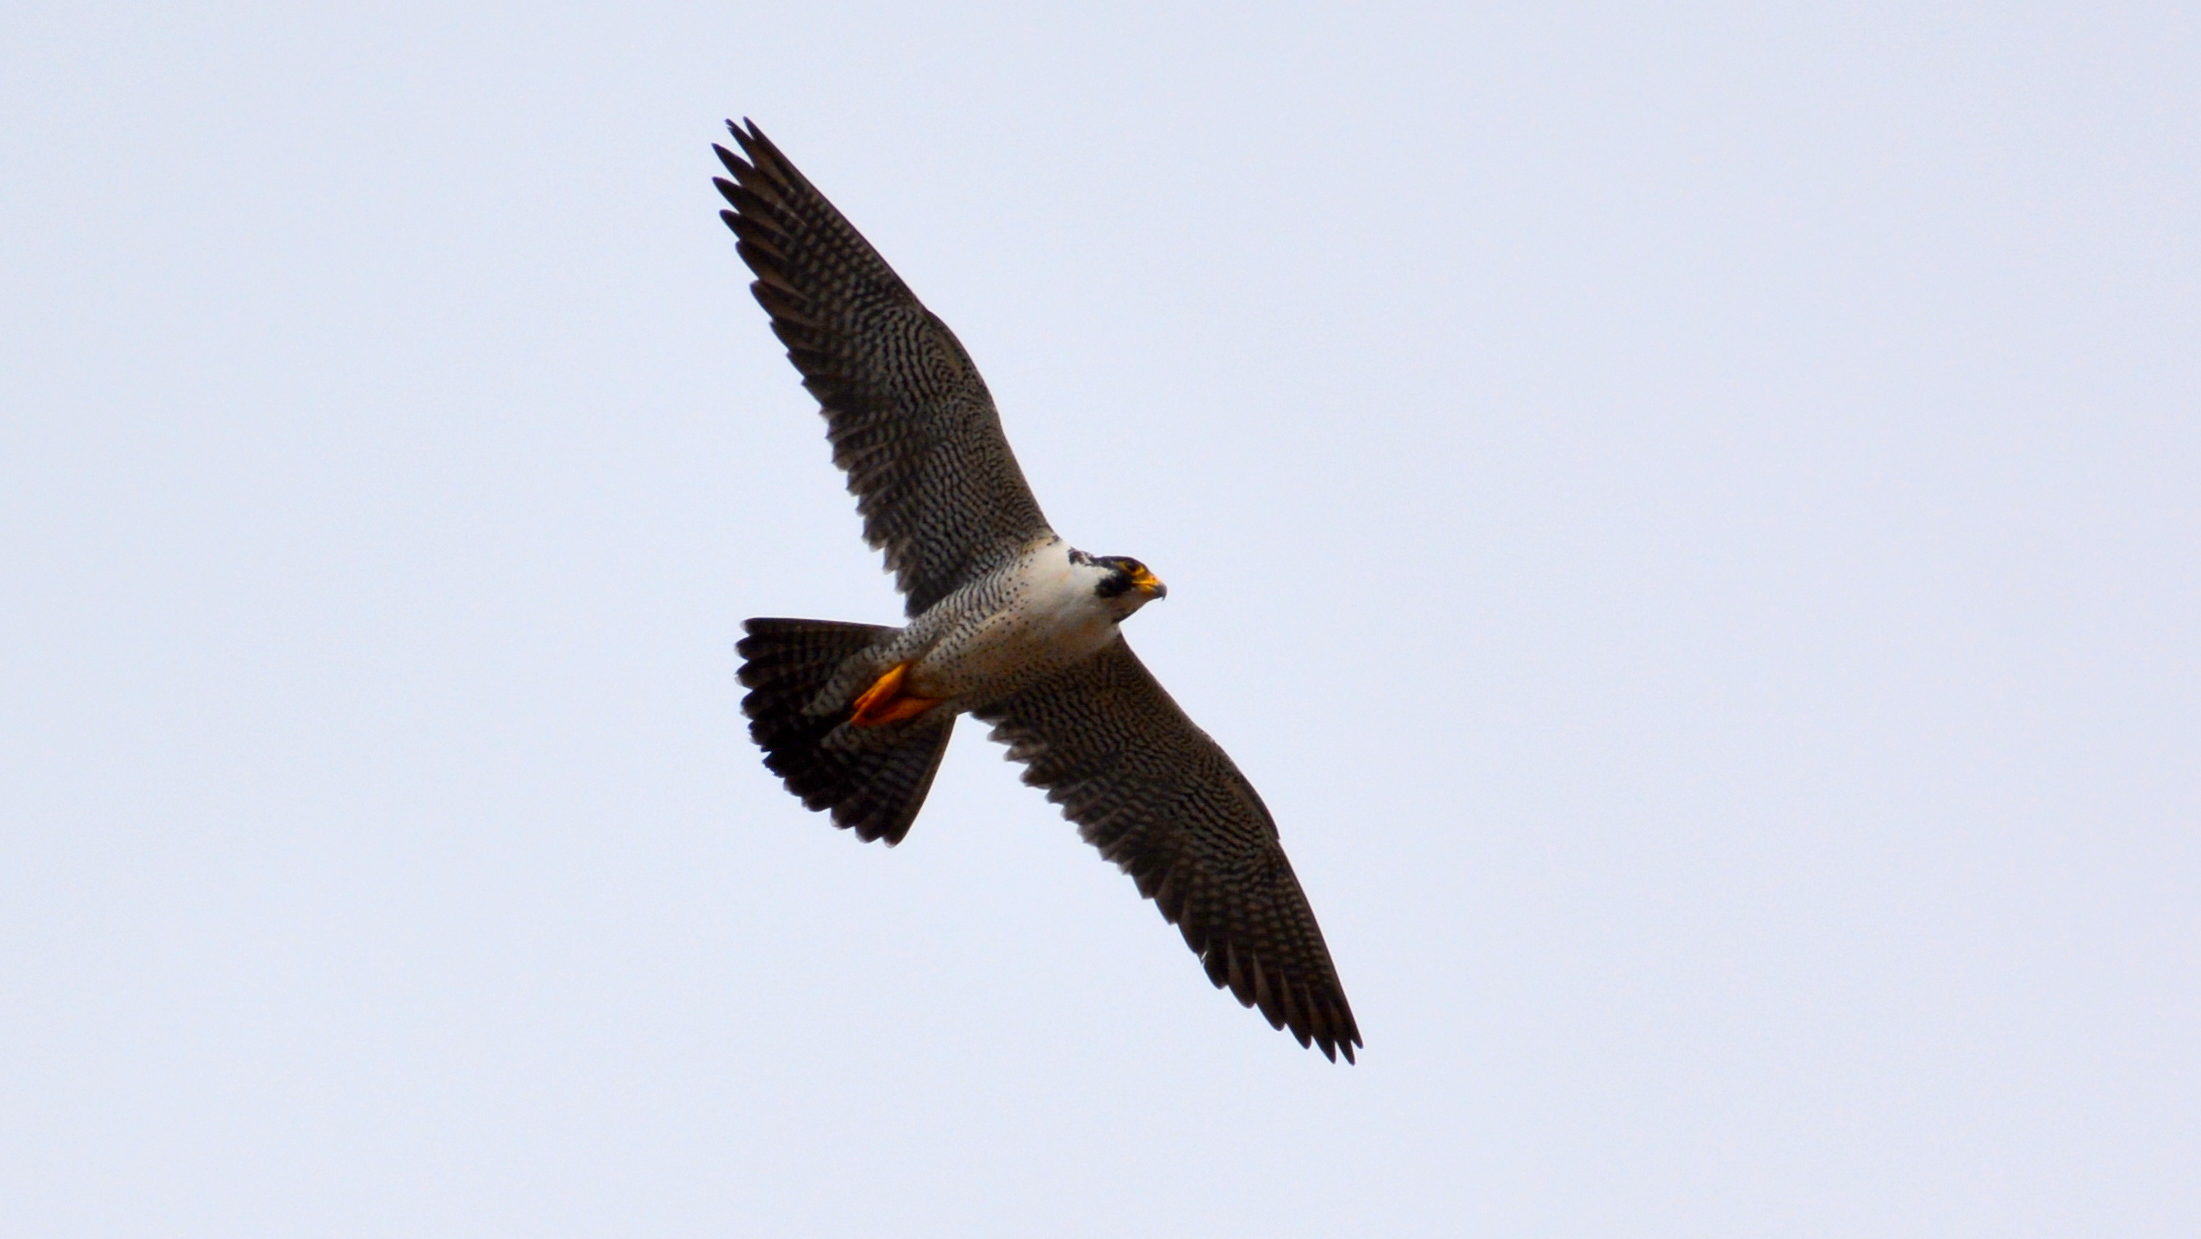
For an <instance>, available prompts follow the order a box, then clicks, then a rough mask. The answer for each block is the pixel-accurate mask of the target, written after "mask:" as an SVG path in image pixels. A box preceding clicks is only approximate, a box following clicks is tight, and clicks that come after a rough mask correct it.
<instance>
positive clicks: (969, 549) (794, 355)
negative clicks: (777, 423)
mask: <svg viewBox="0 0 2201 1239" xmlns="http://www.w3.org/2000/svg"><path fill="white" fill-rule="evenodd" d="M746 124H747V127H746V128H744V127H743V126H740V125H735V124H734V123H732V122H731V121H729V122H727V126H726V127H727V129H728V130H729V131H730V132H731V133H732V134H733V138H734V142H735V144H736V145H738V146H739V147H740V148H741V153H740V154H738V155H737V154H735V153H734V152H733V151H731V150H728V149H727V148H726V147H723V146H715V147H713V148H712V149H713V150H715V151H717V152H718V158H719V161H720V162H721V163H723V164H724V165H725V166H726V173H727V175H726V176H724V177H719V178H715V183H716V184H717V186H718V190H719V192H720V193H721V194H723V195H725V198H726V202H727V204H728V206H729V207H730V208H731V209H729V210H725V211H721V212H719V215H720V218H722V219H724V220H725V221H726V226H727V227H728V228H731V229H733V232H734V236H735V237H736V238H737V241H738V244H737V245H736V246H735V248H736V250H737V252H739V253H740V255H741V258H742V261H744V262H746V263H747V264H748V265H749V269H750V270H751V271H752V272H754V273H755V274H756V281H755V282H754V283H752V284H751V285H750V286H749V287H750V291H751V292H752V293H754V294H755V295H756V299H757V301H758V303H759V304H761V305H762V306H763V307H764V309H765V311H766V312H767V313H768V314H770V315H771V319H772V332H773V334H775V335H777V336H778V337H779V338H780V342H781V343H783V344H785V345H786V346H787V357H788V360H790V361H792V362H794V364H795V369H796V370H798V371H800V372H801V374H802V382H803V386H804V387H806V388H808V389H809V391H810V394H811V395H813V396H815V397H817V400H818V405H819V409H820V411H821V412H822V413H823V414H824V416H825V422H826V438H827V439H828V440H829V441H830V442H831V443H832V445H833V463H834V464H836V465H839V466H840V467H841V468H842V470H844V471H845V472H846V473H847V474H848V489H849V490H850V491H851V492H853V493H854V494H855V496H856V510H857V511H858V512H859V513H860V514H861V515H862V517H863V525H864V537H865V538H866V539H867V540H868V541H869V542H870V543H871V545H872V546H873V547H875V548H877V549H879V550H881V551H883V552H885V555H886V566H887V569H888V570H889V571H891V572H892V573H894V575H895V583H896V584H897V586H898V587H899V588H900V589H901V592H902V593H903V595H904V596H905V599H906V606H905V611H906V614H907V616H908V619H909V623H908V624H907V625H905V626H903V627H900V628H892V627H882V626H878V625H872V624H852V623H842V622H837V621H832V620H804V619H752V620H749V621H748V622H747V623H746V624H744V625H743V630H744V631H745V632H746V633H747V634H748V635H747V636H746V637H744V638H743V639H742V641H741V643H740V645H739V646H738V647H737V648H738V649H739V651H740V654H741V657H742V660H743V661H742V667H741V683H742V685H743V686H744V687H746V688H747V689H748V690H749V692H748V694H747V696H745V697H744V698H743V699H742V712H743V713H744V714H745V715H747V716H748V718H749V720H750V723H749V734H750V736H751V737H752V738H753V739H754V740H755V741H756V742H757V745H758V746H759V747H760V748H762V749H763V750H764V764H765V766H766V767H767V768H769V769H770V770H771V771H772V773H774V774H776V775H778V776H780V778H781V779H782V780H784V781H785V783H786V786H787V790H788V791H790V792H793V793H794V794H795V795H796V796H799V797H801V799H802V802H803V804H804V805H806V806H807V807H809V808H810V809H813V810H823V811H830V812H831V814H832V818H833V823H834V825H836V826H840V827H844V828H846V829H850V830H853V831H855V832H856V836H857V837H858V838H860V839H863V840H865V841H867V842H868V841H871V840H875V839H883V840H885V841H886V842H887V844H888V845H889V846H891V845H893V844H896V843H899V842H901V841H902V837H903V836H904V835H906V834H907V833H908V832H909V827H910V822H911V821H912V820H914V819H915V818H916V816H917V811H918V809H919V808H920V807H922V806H923V805H924V803H925V794H926V792H927V791H929V790H930V789H931V787H932V778H933V774H934V772H936V771H938V770H939V768H940V759H941V757H942V756H943V755H944V754H945V753H946V752H947V747H948V737H949V735H950V734H951V732H952V731H953V730H954V727H955V719H956V716H957V715H959V714H971V715H975V716H976V717H978V718H979V719H981V720H983V721H985V722H987V723H990V724H992V725H993V738H994V739H996V740H999V741H1002V742H1003V743H1006V744H1007V745H1008V746H1009V753H1008V756H1009V758H1010V760H1012V761H1018V762H1022V763H1024V765H1025V767H1026V770H1025V772H1024V781H1025V782H1027V783H1030V784H1034V785H1036V786H1039V787H1043V788H1045V789H1047V798H1048V799H1049V800H1051V801H1054V802H1055V803H1057V804H1060V805H1061V806H1062V811H1063V815H1064V816H1065V817H1068V818H1069V819H1070V820H1071V821H1073V822H1075V823H1077V826H1078V830H1079V833H1080V834H1082V835H1083V836H1084V837H1085V840H1086V842H1088V843H1091V844H1092V845H1093V846H1094V847H1096V848H1098V849H1099V850H1100V853H1101V855H1102V856H1104V857H1106V858H1107V859H1109V860H1112V861H1114V862H1116V864H1117V865H1118V866H1119V867H1120V868H1122V869H1123V871H1124V872H1126V873H1128V874H1130V875H1131V877H1132V879H1133V880H1134V881H1136V882H1137V883H1138V887H1139V893H1140V894H1141V895H1144V896H1146V897H1147V898H1148V899H1151V900H1153V901H1154V902H1155V904H1156V905H1157V906H1158V907H1159V908H1160V909H1161V913H1162V916H1163V917H1165V918H1166V919H1167V920H1168V921H1169V922H1170V923H1171V924H1173V925H1175V926H1177V927H1178V929H1179V930H1181V931H1182V932H1183V933H1184V937H1185V943H1186V945H1188V946H1190V947H1191V948H1192V950H1193V953H1194V954H1196V955H1198V956H1199V957H1200V961H1201V963H1203V964H1204V965H1206V968H1207V975H1208V979H1209V980H1211V981H1213V982H1214V983H1215V985H1216V986H1217V987H1218V988H1227V989H1229V990H1230V992H1231V993H1232V994H1233V995H1235V996H1236V997H1237V999H1238V1001H1239V1002H1241V1003H1243V1004H1244V1005H1246V1006H1248V1007H1258V1008H1260V1011H1261V1014H1262V1015H1264V1016H1266V1017H1267V1018H1268V1021H1269V1023H1270V1024H1271V1025H1273V1026H1274V1027H1277V1028H1284V1029H1290V1030H1291V1033H1292V1035H1293V1036H1295V1037H1297V1038H1298V1039H1299V1043H1300V1044H1301V1045H1314V1046H1318V1047H1320V1048H1321V1050H1322V1052H1323V1053H1324V1054H1325V1055H1327V1056H1329V1057H1330V1058H1331V1059H1332V1060H1333V1061H1334V1060H1335V1059H1336V1058H1337V1056H1338V1055H1339V1054H1340V1053H1342V1054H1344V1055H1345V1060H1346V1061H1347V1062H1351V1061H1352V1060H1353V1047H1355V1046H1357V1045H1360V1044H1361V1039H1360V1029H1359V1028H1358V1027H1357V1026H1356V1025H1355V1024H1354V1023H1353V1011H1352V1008H1351V1007H1350V1006H1348V1005H1347V1004H1346V1001H1345V990H1344V988H1343V987H1342V986H1341V985H1340V984H1339V983H1338V979H1337V969H1336V968H1335V967H1333V966H1332V965H1331V963H1330V952H1329V949H1328V948H1327V947H1326V946H1324V945H1323V942H1322V930H1321V928H1320V927H1319V926H1317V925H1316V924H1315V918H1314V910H1313V909H1312V908H1310V907H1308V905H1307V897H1306V895H1305V894H1304V893H1302V892H1301V891H1300V889H1299V881H1298V879H1297V878H1295V877H1293V876H1292V867H1291V862H1290V861H1288V860H1286V859H1285V858H1284V847H1283V844H1282V843H1281V842H1280V841H1279V839H1278V837H1277V831H1276V821H1275V819H1274V818H1272V817H1271V816H1270V815H1269V811H1268V808H1267V807H1266V806H1265V805H1263V804H1262V803H1261V797H1260V795H1259V794H1257V793H1256V792H1255V791H1254V790H1253V785H1252V784H1251V783H1249V782H1247V781H1246V776H1244V775H1243V774H1240V773H1239V772H1238V767H1237V765H1235V764H1234V763H1233V762H1232V761H1231V759H1230V757H1229V756H1228V755H1227V754H1225V753H1224V752H1223V750H1222V748H1221V746H1219V745H1217V744H1216V743H1215V741H1213V740H1211V739H1209V738H1208V735H1207V733H1206V732H1204V731H1202V730H1200V729H1199V728H1198V727H1197V726H1195V725H1194V724H1193V722H1192V720H1191V719H1189V718H1187V717H1185V713H1184V711H1183V710H1180V709H1178V708H1177V703H1176V702H1174V701H1172V700H1170V697H1169V694H1168V693H1166V692H1164V691H1163V690H1162V686H1161V685H1160V684H1159V683H1157V682H1156V681H1155V679H1154V677H1153V675H1152V674H1151V673H1149V672H1148V671H1147V669H1146V667H1145V665H1144V664H1142V663H1141V662H1140V661H1139V659H1138V656H1137V655H1135V654H1133V653H1132V652H1131V647H1130V646H1129V645H1127V644H1125V642H1124V638H1123V633H1122V632H1121V630H1120V628H1119V625H1120V624H1121V623H1122V622H1123V621H1124V620H1126V619H1129V618H1130V617H1131V616H1132V615H1133V614H1134V613H1135V612H1137V611H1138V610H1139V608H1141V607H1143V606H1145V605H1146V604H1147V603H1149V602H1153V601H1155V600H1157V599H1160V598H1162V597H1165V596H1166V595H1167V593H1168V591H1167V590H1166V589H1165V588H1163V586H1162V583H1161V581H1159V580H1157V579H1156V578H1155V576H1154V574H1153V573H1152V572H1151V571H1149V570H1148V569H1147V567H1146V565H1144V564H1142V563H1140V562H1139V561H1138V560H1136V559H1131V558H1128V557H1125V556H1121V555H1088V554H1086V553H1085V552H1084V551H1080V550H1077V549H1075V548H1073V547H1072V546H1071V545H1070V544H1069V543H1068V542H1065V541H1064V540H1063V538H1062V536H1061V535H1059V534H1057V533H1056V532H1055V531H1054V529H1053V528H1051V527H1050V526H1049V525H1048V524H1047V518H1046V517H1045V516H1043V515H1041V514H1040V510H1039V501H1038V500H1036V499H1034V498H1033V497H1032V492H1031V488H1030V487H1028V486H1026V485H1025V482H1024V473H1023V470H1021V469H1019V468H1018V467H1017V463H1016V457H1015V455H1014V454H1012V453H1011V452H1010V450H1009V441H1008V438H1007V437H1006V436H1005V435H1004V434H1003V433H1002V430H1001V416H1000V414H999V413H997V412H996V411H995V409H994V403H993V397H992V396H991V395H989V394H988V393H987V391H986V383H985V380H983V379H981V378H980V377H979V376H978V369H977V367H976V366H974V365H972V364H971V359H970V356H969V355H968V354H966V353H965V352H964V351H963V346H962V345H961V344H960V343H958V342H957V341H956V338H955V334H954V333H953V332H951V331H949V330H948V327H947V324H945V323H943V322H941V321H940V320H939V319H938V318H936V317H934V316H933V314H932V312H931V311H929V310H927V309H925V307H924V306H923V305H922V304H920V303H919V302H918V300H917V298H916V297H915V296H914V295H913V294H911V292H910V290H909V288H908V286H907V285H905V284H903V283H902V281H901V278H900V277H899V276H897V275H895V274H894V271H893V269H892V268H890V267H888V266H887V264H886V260H885V259H883V258H881V257H879V254H878V251H876V250H874V249H872V248H871V245H870V243H869V242H867V241H865V240H864V238H863V236H862V235H861V234H859V233H858V232H857V231H856V229H855V228H854V227H852V226H851V225H850V224H849V222H848V220H847V219H845V218H843V217H842V215H841V213H840V212H839V211H838V210H835V209H834V207H833V204H832V203H830V202H827V201H826V200H825V196H824V195H822V194H820V193H819V192H818V191H817V190H816V189H815V188H814V187H812V185H811V184H810V182H809V180H807V179H806V178H805V177H804V176H803V174H802V173H800V172H798V171H796V170H795V165H793V164H792V163H789V162H788V160H787V157H786V156H785V155H782V154H781V153H780V151H779V148H778V147H776V146H774V145H772V143H771V141H770V140H769V139H767V138H766V137H765V136H764V134H763V132H762V131H760V130H759V129H758V128H757V127H756V124H755V123H754V122H747V123H746Z"/></svg>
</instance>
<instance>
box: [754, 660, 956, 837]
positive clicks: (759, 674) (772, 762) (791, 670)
mask: <svg viewBox="0 0 2201 1239" xmlns="http://www.w3.org/2000/svg"><path fill="white" fill-rule="evenodd" d="M742 628H743V629H744V630H745V631H746V632H747V633H748V634H749V635H748V636H746V637H743V638H742V639H741V643H740V644H739V645H737V646H735V647H734V648H735V649H736V650H738V651H740V653H741V657H742V664H741V682H742V684H743V685H744V686H746V687H747V688H748V689H749V690H750V691H749V695H748V696H746V697H744V698H742V699H741V712H742V713H743V714H746V715H748V716H749V720H750V721H749V736H750V738H751V739H753V740H755V741H756V742H757V746H758V747H759V748H762V749H763V750H764V765H765V768H766V769H769V770H770V771H771V772H772V773H774V774H776V775H778V776H780V778H781V779H782V780H784V781H785V782H786V784H787V790H788V791H791V792H793V793H795V794H796V795H797V796H800V797H801V798H802V802H803V804H804V805H805V806H806V807H808V808H810V809H813V810H822V809H831V810H832V811H833V824H834V825H835V826H839V827H842V828H843V829H848V830H853V831H855V832H856V837H857V838H859V839H862V840H863V841H864V842H866V843H869V842H870V841H872V840H873V839H884V840H886V841H887V845H888V846H889V847H891V846H893V845H894V844H897V843H900V842H901V841H902V836H904V835H906V834H908V833H909V824H910V823H911V822H912V821H914V820H916V817H917V810H919V809H920V808H923V807H924V804H925V793H927V792H929V791H931V790H932V776H933V774H934V773H935V772H936V771H938V770H939V769H940V759H941V757H942V756H944V755H945V754H946V753H947V751H948V737H949V736H951V735H953V734H954V732H955V716H954V715H953V714H946V713H943V714H941V716H940V717H939V718H938V719H933V718H929V717H920V718H917V719H914V720H912V721H911V722H910V723H908V724H907V725H906V726H905V727H904V728H901V729H898V735H899V736H900V738H901V739H902V743H900V744H897V745H893V746H891V747H876V748H874V747H869V746H867V747H865V748H863V749H860V750H851V749H838V748H834V749H829V748H825V747H824V746H823V742H824V740H825V737H826V734H827V733H829V732H831V731H832V730H833V729H834V728H835V727H838V726H840V725H841V724H842V723H844V722H847V721H848V717H849V713H850V709H849V707H847V706H843V707H841V708H840V709H838V710H834V711H832V712H830V713H826V714H805V713H803V707H804V706H807V705H809V704H810V702H811V701H812V699H814V698H815V697H816V696H817V694H818V691H819V690H820V689H822V688H824V687H825V683H826V681H827V680H830V679H832V678H833V673H834V672H835V671H838V670H839V669H840V666H841V664H842V663H843V662H845V661H847V660H848V658H849V657H850V656H851V655H854V654H859V653H862V652H863V651H864V650H866V649H869V648H870V647H871V646H873V645H875V644H877V643H878V642H879V641H880V640H882V639H884V638H886V637H889V636H892V635H893V634H894V633H895V632H896V631H897V630H896V629H893V628H881V627H878V626H877V625H874V624H843V623H837V622H835V621H833V620H798V619H753V620H750V621H749V622H748V623H746V624H743V625H742Z"/></svg>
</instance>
